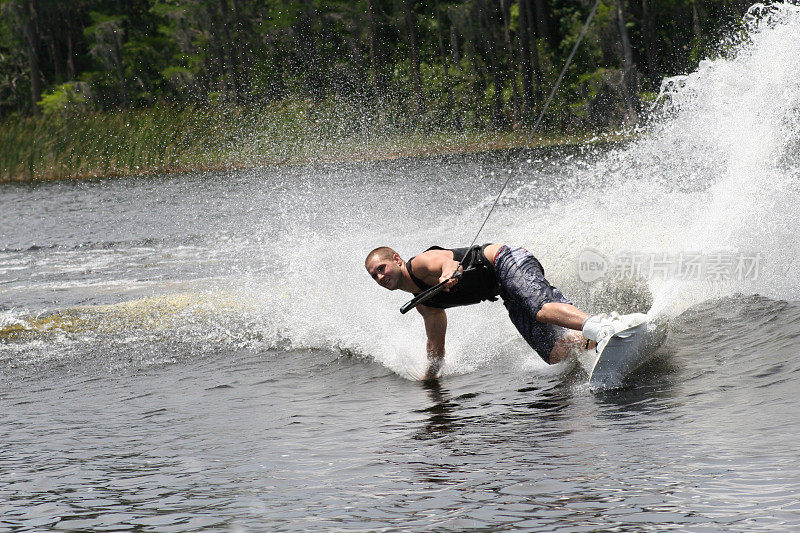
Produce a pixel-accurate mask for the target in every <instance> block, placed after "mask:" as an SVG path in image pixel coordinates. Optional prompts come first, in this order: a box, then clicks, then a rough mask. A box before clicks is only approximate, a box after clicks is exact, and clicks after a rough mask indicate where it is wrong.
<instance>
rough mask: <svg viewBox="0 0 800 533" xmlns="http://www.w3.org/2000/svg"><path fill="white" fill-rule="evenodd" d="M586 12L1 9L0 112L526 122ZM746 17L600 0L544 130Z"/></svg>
mask: <svg viewBox="0 0 800 533" xmlns="http://www.w3.org/2000/svg"><path fill="white" fill-rule="evenodd" d="M593 3H594V2H593V1H592V0H516V1H513V0H432V1H426V2H422V1H418V0H417V1H415V0H351V1H345V0H299V1H286V0H70V1H63V0H0V116H5V117H8V116H10V115H15V114H18V115H31V114H39V113H43V112H44V113H63V112H94V111H103V110H109V109H117V108H130V107H148V106H153V105H157V104H159V103H167V104H192V105H201V104H206V103H221V104H224V105H239V106H251V107H255V108H257V107H258V106H264V105H270V104H273V103H275V102H280V101H283V100H286V99H293V98H294V99H297V98H300V99H308V100H309V101H311V102H314V103H315V104H320V105H322V104H324V103H325V102H334V103H340V104H342V105H349V106H360V107H363V108H364V109H365V110H367V111H369V112H371V113H381V114H384V115H388V116H390V118H391V119H392V120H394V121H395V122H397V123H402V124H407V125H409V126H412V127H419V126H425V125H430V124H436V125H440V126H442V127H447V128H454V129H460V128H469V127H479V128H487V129H507V128H511V127H518V126H524V125H526V124H530V123H531V122H532V121H533V119H534V118H535V115H536V113H537V112H538V110H540V109H541V106H542V104H543V101H544V99H545V97H546V96H547V93H548V91H549V89H550V87H551V86H552V84H553V83H554V81H555V79H556V77H557V76H558V72H559V71H560V69H561V68H562V66H563V64H564V61H565V58H566V56H567V53H568V52H569V50H570V48H571V47H572V45H573V44H574V42H575V40H576V39H577V36H578V33H579V32H580V29H581V26H582V24H583V22H584V20H585V18H586V16H587V15H588V13H589V11H590V9H591V7H592V5H593ZM748 5H749V3H747V2H744V1H743V0H603V1H602V2H601V4H600V7H599V9H598V11H597V15H596V17H595V20H594V21H593V23H592V25H591V27H590V30H589V32H588V34H587V37H586V41H585V43H584V44H583V45H582V46H581V47H580V49H579V50H578V53H577V55H576V56H575V59H574V62H573V64H572V65H571V67H570V69H569V70H568V72H567V76H566V78H565V83H564V87H563V90H561V91H559V94H558V97H557V99H556V101H555V108H556V112H555V113H554V114H553V116H554V117H556V118H553V119H551V123H550V124H551V125H555V126H560V127H563V126H570V125H577V126H580V127H604V126H607V125H609V124H619V123H633V122H636V120H637V119H638V117H639V114H640V111H641V108H642V104H641V99H642V97H643V96H644V97H646V96H647V94H648V93H652V92H653V91H655V90H657V89H658V86H659V83H660V80H661V79H662V78H663V77H664V76H667V75H673V74H677V73H681V72H685V71H687V70H690V69H691V68H693V66H695V65H696V64H697V62H698V61H699V60H700V59H702V58H703V57H705V56H706V55H708V54H711V53H713V51H714V47H715V46H716V43H717V42H718V41H719V39H720V38H721V36H722V35H724V34H725V33H726V32H730V31H733V30H734V29H735V26H736V23H737V21H738V20H739V18H740V16H741V14H742V13H744V11H745V10H746V8H747V7H748Z"/></svg>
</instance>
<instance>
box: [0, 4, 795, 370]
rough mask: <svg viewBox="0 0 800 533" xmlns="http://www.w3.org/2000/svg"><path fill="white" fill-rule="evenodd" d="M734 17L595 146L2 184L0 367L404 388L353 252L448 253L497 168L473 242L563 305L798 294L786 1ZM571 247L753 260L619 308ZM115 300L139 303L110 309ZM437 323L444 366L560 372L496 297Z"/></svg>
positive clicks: (380, 300) (414, 352) (402, 347)
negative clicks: (350, 376)
mask: <svg viewBox="0 0 800 533" xmlns="http://www.w3.org/2000/svg"><path fill="white" fill-rule="evenodd" d="M745 23H746V36H745V38H743V39H741V40H740V41H738V43H737V44H730V43H726V44H725V45H724V47H723V48H725V50H726V52H725V53H724V55H723V56H722V57H720V58H717V59H711V60H706V61H703V62H702V63H701V64H700V66H699V67H698V69H697V71H696V72H693V73H691V74H688V75H685V76H679V77H675V78H671V79H669V80H666V81H665V82H664V85H663V87H662V91H661V95H660V97H659V104H658V109H657V111H656V112H655V113H654V115H653V116H652V117H651V120H650V122H649V123H648V124H647V125H646V126H645V127H643V128H642V130H641V131H640V133H639V135H638V136H637V139H636V140H634V141H632V142H630V143H628V144H626V145H624V146H619V147H615V148H611V149H609V148H608V147H605V148H599V149H597V148H591V147H583V148H580V149H578V150H577V152H576V153H570V154H566V155H565V154H549V155H548V154H544V155H542V154H536V155H533V156H532V159H533V160H526V158H525V157H522V158H519V157H518V156H513V155H512V156H511V159H512V160H511V161H509V159H508V157H509V156H508V155H506V156H502V157H501V156H491V155H488V156H481V157H477V158H461V157H459V158H449V159H440V160H408V161H399V162H394V163H392V162H387V163H368V164H358V165H337V166H309V167H302V168H299V167H291V168H284V169H259V170H254V171H248V172H240V173H233V174H230V175H223V176H222V178H224V179H221V180H217V176H216V175H214V176H210V175H209V176H210V177H205V178H203V177H199V178H194V179H192V178H177V179H176V178H164V180H166V182H165V181H163V180H162V181H158V182H153V181H136V180H131V181H129V182H103V183H102V184H101V185H97V186H95V185H86V186H83V185H69V184H61V185H51V186H49V187H55V188H58V189H57V191H56V194H53V195H52V197H58V198H60V199H61V200H60V202H61V203H60V204H58V205H51V204H49V203H47V202H45V201H42V200H38V201H34V200H32V199H31V198H34V199H35V194H36V193H35V192H33V193H31V192H29V191H28V192H26V191H27V190H23V189H15V191H16V192H15V193H14V194H17V193H18V194H20V195H22V196H25V195H29V196H30V198H29V197H28V196H26V198H27V200H26V201H28V202H30V203H29V204H24V202H23V204H24V205H23V204H20V206H19V207H18V209H19V213H20V215H19V217H17V218H18V219H19V220H21V221H22V222H23V224H21V225H22V226H24V225H25V223H27V222H26V220H25V218H24V217H31V216H33V217H36V218H37V222H36V224H39V225H40V226H41V228H42V229H41V235H43V236H44V237H39V238H37V240H36V241H35V245H33V244H34V241H32V240H31V239H34V237H30V236H28V235H27V234H26V233H25V232H22V233H20V230H19V228H12V227H11V226H8V228H5V229H4V231H3V233H4V234H6V235H12V238H11V239H10V241H7V242H11V243H12V244H6V246H10V248H7V249H5V250H2V251H0V256H1V257H0V267H2V270H3V275H4V276H5V277H8V279H9V280H10V281H8V282H6V281H5V280H4V282H3V283H4V284H5V287H6V295H7V299H8V302H9V303H8V304H4V305H5V306H6V309H5V310H4V311H2V316H1V317H0V337H1V338H2V341H3V342H0V361H5V362H6V363H7V364H12V365H18V364H22V363H24V362H30V361H41V360H44V359H48V358H49V359H53V360H61V361H64V360H67V359H69V358H70V356H73V357H74V359H81V360H86V359H87V357H86V356H87V353H89V354H100V355H98V357H101V358H104V359H103V360H104V361H106V362H107V361H108V360H113V361H117V362H119V361H122V360H123V359H122V358H120V357H119V356H118V355H117V352H120V351H122V352H126V350H127V351H130V350H135V351H136V353H137V360H138V361H140V362H144V363H143V364H146V363H147V362H154V363H158V362H164V361H169V360H172V359H174V358H175V357H178V356H181V355H180V354H183V355H185V354H187V353H189V354H207V353H213V352H215V351H219V350H236V349H240V348H248V349H266V350H286V349H312V350H317V349H320V350H334V351H342V352H344V353H353V354H360V355H365V356H368V357H369V358H371V359H374V360H375V361H377V362H379V363H381V364H382V365H384V366H386V367H388V368H389V369H391V370H392V371H394V372H396V373H397V374H399V375H401V376H404V377H418V376H419V375H421V374H422V372H423V369H424V367H425V359H424V349H423V346H424V330H423V326H422V320H421V318H420V317H418V316H413V315H414V314H413V313H412V314H409V315H408V316H404V317H401V315H400V314H399V313H398V311H397V309H398V308H399V306H400V305H401V304H402V303H403V302H404V301H406V300H407V298H408V295H407V294H399V293H387V292H386V291H384V290H383V289H380V288H379V287H377V285H375V284H374V282H373V281H372V280H371V279H370V278H369V277H368V276H367V275H366V273H365V272H364V270H363V258H364V256H365V255H366V253H367V252H368V251H369V250H371V249H372V248H374V247H375V246H379V245H382V244H389V245H392V246H393V247H395V249H397V250H398V252H400V254H401V255H402V256H403V257H404V258H405V259H408V258H409V257H410V256H411V255H413V254H414V253H418V252H419V251H422V250H423V249H425V248H427V247H428V246H430V245H431V244H440V245H443V246H463V245H465V244H466V243H468V242H469V241H470V240H471V239H472V236H473V235H474V232H475V231H476V230H477V227H478V225H479V224H480V221H481V220H482V218H483V216H485V213H486V212H487V210H488V208H489V206H490V204H491V202H492V200H493V199H494V194H495V193H496V191H497V190H498V188H499V186H500V184H501V183H502V181H504V180H505V178H506V177H507V176H508V173H512V174H513V175H514V176H512V181H511V184H510V187H509V189H508V191H507V192H506V194H505V195H504V197H503V198H502V199H501V201H500V204H499V205H498V208H497V210H496V211H495V213H494V214H493V215H492V218H491V219H490V221H489V223H488V225H487V227H486V229H485V230H484V231H483V233H482V237H481V239H479V241H484V242H485V241H493V242H507V243H510V244H517V245H522V246H526V247H527V248H528V249H530V250H531V251H532V252H533V253H534V254H535V255H537V257H539V258H540V260H541V261H542V263H543V264H544V266H545V269H546V271H547V276H548V279H550V280H551V282H553V283H554V284H556V285H557V286H559V287H560V288H561V289H562V290H563V291H564V292H565V293H566V294H567V295H568V296H570V297H571V298H573V300H574V301H575V303H576V304H577V305H578V306H579V307H582V308H585V309H587V310H589V311H596V310H611V309H616V310H620V311H627V310H639V311H643V310H647V309H646V308H645V309H642V307H641V306H642V305H645V304H646V307H650V306H651V304H652V309H651V313H652V314H660V315H665V316H675V315H677V314H679V313H681V312H683V311H684V310H686V309H687V308H688V307H690V306H692V305H694V304H697V303H699V302H702V301H705V300H708V299H709V298H712V297H717V296H728V295H734V294H736V293H740V292H742V293H758V294H761V295H763V296H767V297H770V298H781V299H796V298H798V291H799V290H800V289H798V286H800V283H798V279H799V278H800V265H798V264H797V261H796V258H795V255H796V253H797V252H796V251H797V250H800V242H798V240H799V239H798V236H797V233H796V228H797V227H799V226H800V224H799V223H800V220H798V217H799V215H800V213H798V211H799V210H800V208H798V206H799V205H800V187H798V183H800V180H799V179H798V178H800V76H798V75H797V73H798V72H800V7H798V6H797V5H796V4H792V3H785V4H773V5H771V6H768V7H767V6H763V5H760V4H759V5H756V6H754V7H753V8H751V10H750V11H749V12H748V15H747V17H746V20H745ZM70 187H73V188H72V189H70ZM49 190H50V189H48V188H46V187H44V186H43V187H40V188H39V189H38V191H40V194H44V195H49V194H50V193H49V192H48V191H49ZM64 191H67V192H64ZM187 193H188V194H187ZM7 194H11V193H7ZM103 195H105V196H103ZM100 198H105V201H102V200H100ZM164 202H166V203H164ZM9 205H10V204H9ZM42 206H44V207H42ZM115 206H123V207H122V208H119V207H115ZM115 209H119V212H116V211H115ZM125 209H131V210H132V213H133V214H132V215H130V214H127V213H125V212H124V211H125ZM37 210H38V211H37ZM29 212H30V213H34V214H33V215H30V214H29ZM53 213H55V214H56V216H53ZM137 213H138V214H137ZM92 216H94V217H96V219H97V220H96V222H94V223H93V222H90V221H89V222H87V220H88V219H90V218H91V217H92ZM87 217H88V218H87ZM13 218H14V217H10V219H13ZM140 218H141V219H142V220H145V221H147V222H142V221H141V220H139V219H140ZM6 223H7V224H10V222H6ZM0 225H2V222H0ZM120 228H122V229H120ZM15 232H16V233H15ZM82 232H83V233H82ZM13 235H17V237H13ZM98 235H99V236H98ZM154 236H155V237H154ZM15 239H16V241H15ZM48 239H49V242H48ZM42 241H44V242H42ZM87 241H92V242H91V243H89V245H87ZM106 241H107V242H106ZM15 242H17V244H14V243H15ZM126 243H127V244H126ZM131 243H134V244H131ZM176 243H177V244H176ZM48 246H49V248H48ZM589 249H591V250H593V251H595V252H597V253H599V254H601V255H603V256H604V257H607V258H613V257H616V256H619V255H621V254H626V253H644V254H648V253H650V254H653V253H658V254H667V255H669V256H670V257H677V256H679V255H680V254H689V253H701V254H715V253H722V252H725V253H747V254H751V255H755V254H757V255H758V257H760V258H761V262H760V267H759V270H758V273H757V274H758V275H757V276H750V277H748V278H747V279H742V280H738V279H727V280H723V281H719V280H717V281H714V282H709V281H708V280H706V279H702V280H698V279H689V280H682V279H662V278H659V277H656V276H647V273H644V274H645V276H644V277H645V281H644V282H642V283H644V284H645V285H646V286H644V292H645V293H647V298H639V297H638V296H636V295H637V294H639V293H640V292H642V283H638V284H634V285H635V286H633V287H632V286H631V285H630V284H628V285H624V284H623V286H614V285H613V284H608V283H601V284H599V285H596V286H587V284H586V283H584V282H583V281H581V279H580V278H579V276H578V273H577V258H578V256H579V254H580V253H581V252H582V251H583V250H589ZM15 272H29V273H30V274H31V276H30V279H27V278H25V277H24V276H19V277H17V275H16V274H15ZM121 278H124V281H120V279H121ZM176 291H177V293H176ZM111 294H114V295H115V296H114V298H111V297H110V296H109V295H111ZM119 294H125V295H126V299H127V300H130V299H131V298H134V299H135V298H139V299H140V300H139V301H141V302H142V304H141V305H140V304H135V303H134V304H129V305H108V304H114V303H116V302H117V301H118V300H116V299H115V298H118V295H119ZM651 294H652V296H650V295H651ZM54 295H55V296H54ZM634 296H636V297H634ZM626 299H627V300H631V299H632V300H633V303H625V302H626ZM20 302H21V303H20ZM629 304H630V305H631V306H632V308H631V309H623V308H622V307H624V306H626V305H629ZM65 306H66V311H64V309H65ZM143 308H144V309H143ZM54 310H55V311H54ZM148 313H149V314H150V315H158V316H160V317H161V318H160V319H158V320H157V321H156V322H157V324H155V325H154V323H153V318H152V316H148ZM449 315H450V317H451V319H450V324H449V330H448V358H447V364H446V367H445V372H446V373H462V372H469V371H471V370H473V369H475V368H477V367H480V366H485V365H487V364H490V363H491V364H498V365H505V366H508V367H510V368H512V369H518V370H530V369H532V370H535V371H536V372H560V371H561V369H559V368H556V369H553V368H548V367H547V365H546V364H545V363H544V362H542V361H541V360H540V359H539V358H538V357H537V356H536V355H535V354H534V353H533V352H531V350H530V349H529V348H528V347H527V345H526V344H525V343H524V341H523V340H522V339H521V338H519V336H518V335H517V334H516V332H515V331H514V329H513V326H512V325H511V324H510V322H509V320H508V319H507V317H506V316H505V312H504V310H503V309H502V307H501V306H500V305H499V304H492V305H491V306H490V305H488V304H483V305H480V306H472V307H469V308H459V309H453V310H451V311H450V312H449ZM32 317H33V318H32ZM126 353H127V352H126ZM126 360H127V359H126ZM120 364H121V363H120ZM111 366H114V365H111Z"/></svg>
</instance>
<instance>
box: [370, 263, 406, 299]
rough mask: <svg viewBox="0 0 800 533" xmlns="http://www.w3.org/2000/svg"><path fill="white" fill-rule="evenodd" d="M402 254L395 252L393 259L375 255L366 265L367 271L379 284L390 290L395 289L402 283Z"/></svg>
mask: <svg viewBox="0 0 800 533" xmlns="http://www.w3.org/2000/svg"><path fill="white" fill-rule="evenodd" d="M400 263H401V261H400V256H399V255H397V254H394V257H392V258H391V259H379V258H377V257H373V258H372V259H371V260H370V261H369V262H368V263H367V265H366V267H367V272H369V275H370V276H372V279H374V280H375V281H377V282H378V285H380V286H381V287H385V288H387V289H389V290H390V291H393V290H395V289H396V288H397V287H398V286H399V285H400V279H401V278H402V272H403V271H402V269H401V268H400Z"/></svg>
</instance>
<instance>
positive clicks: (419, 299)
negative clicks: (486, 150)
mask: <svg viewBox="0 0 800 533" xmlns="http://www.w3.org/2000/svg"><path fill="white" fill-rule="evenodd" d="M600 2H601V0H595V2H594V6H593V7H592V11H591V12H590V13H589V16H588V17H587V18H586V22H585V23H584V24H583V28H581V32H580V34H578V39H577V40H576V41H575V44H574V45H573V46H572V51H571V52H570V53H569V55H568V56H567V61H566V62H565V63H564V68H562V69H561V73H560V74H559V75H558V79H556V83H555V85H553V89H552V90H551V91H550V96H548V97H547V100H546V101H545V103H544V107H542V111H541V112H540V113H539V118H537V119H536V122H535V123H534V124H533V128H532V129H531V132H530V134H528V138H527V140H526V141H525V148H530V142H531V140H532V139H533V135H534V134H535V133H536V130H537V129H539V125H540V124H541V122H542V119H543V118H544V114H545V113H547V108H548V107H550V102H552V101H553V97H554V96H555V94H556V91H557V90H558V87H559V85H561V81H562V80H563V79H564V74H566V72H567V68H568V67H569V64H570V63H571V62H572V58H573V57H574V56H575V52H577V51H578V47H579V46H580V44H581V41H583V37H584V36H585V35H586V31H587V30H588V29H589V24H591V22H592V19H593V18H594V15H595V13H597V8H598V6H599V5H600ZM512 175H513V174H511V173H510V172H509V174H508V177H507V178H506V181H505V182H503V186H502V187H500V192H498V193H497V197H496V198H495V199H494V202H493V203H492V207H491V208H490V209H489V212H488V213H487V214H486V218H484V219H483V223H482V224H481V226H480V227H479V228H478V231H477V232H476V233H475V237H474V238H473V239H472V242H471V243H470V244H469V246H468V248H472V246H473V245H474V244H475V241H477V240H478V236H479V235H480V234H481V231H483V227H484V226H485V225H486V222H487V221H488V220H489V217H490V216H492V212H493V211H494V208H495V207H496V206H497V202H499V201H500V197H501V196H502V195H503V191H505V190H506V187H507V186H508V183H509V182H510V181H511V176H512ZM464 257H466V256H464ZM463 261H464V259H462V260H461V261H459V262H458V267H456V271H455V273H453V275H452V276H450V277H449V278H448V279H446V280H444V281H441V282H439V283H438V284H436V285H434V286H433V287H431V288H429V289H426V290H424V291H422V292H421V293H419V294H418V295H416V296H415V297H414V298H412V299H411V300H409V301H408V302H406V303H405V304H403V306H402V307H401V308H400V313H402V314H405V313H407V312H409V311H410V310H412V309H414V308H415V307H416V306H418V305H419V304H421V303H423V302H425V301H427V300H430V299H431V298H433V297H434V296H436V295H437V294H439V293H440V292H442V291H443V290H444V288H445V285H446V284H447V282H448V281H450V280H452V279H458V278H460V277H461V276H462V275H463V273H464V272H465V271H464V270H461V263H462V262H463ZM469 270H471V269H469V268H468V269H467V270H466V271H469Z"/></svg>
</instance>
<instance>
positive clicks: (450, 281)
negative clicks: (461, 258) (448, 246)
mask: <svg viewBox="0 0 800 533" xmlns="http://www.w3.org/2000/svg"><path fill="white" fill-rule="evenodd" d="M463 271H464V267H463V266H461V265H459V264H458V261H450V262H449V263H447V264H445V265H444V266H443V267H442V276H441V277H440V278H439V283H442V282H444V281H446V282H447V284H445V286H444V290H445V291H448V292H449V291H450V288H451V287H452V286H453V285H455V284H456V283H458V277H456V272H463Z"/></svg>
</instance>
